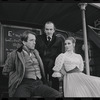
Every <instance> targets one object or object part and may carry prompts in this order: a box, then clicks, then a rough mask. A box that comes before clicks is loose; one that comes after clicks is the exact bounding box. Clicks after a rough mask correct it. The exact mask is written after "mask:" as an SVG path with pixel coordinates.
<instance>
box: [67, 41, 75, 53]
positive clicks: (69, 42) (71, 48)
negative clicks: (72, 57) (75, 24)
mask: <svg viewBox="0 0 100 100" xmlns="http://www.w3.org/2000/svg"><path fill="white" fill-rule="evenodd" d="M74 46H75V44H74V43H72V41H71V40H65V51H73V50H74Z"/></svg>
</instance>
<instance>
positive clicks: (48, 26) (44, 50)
mask: <svg viewBox="0 0 100 100" xmlns="http://www.w3.org/2000/svg"><path fill="white" fill-rule="evenodd" d="M36 49H37V50H38V51H39V54H40V56H41V58H42V61H43V64H44V68H45V73H46V78H47V80H49V82H50V83H51V86H52V87H53V88H54V89H56V90H59V80H58V79H57V78H53V77H52V73H53V70H52V68H53V67H54V62H55V59H56V57H57V56H58V55H59V54H60V53H61V52H62V50H63V47H62V40H61V39H60V38H59V37H57V36H56V35H55V26H54V23H52V22H50V21H48V22H46V23H45V26H44V34H42V35H40V36H37V42H36Z"/></svg>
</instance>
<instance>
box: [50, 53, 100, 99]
mask: <svg viewBox="0 0 100 100" xmlns="http://www.w3.org/2000/svg"><path fill="white" fill-rule="evenodd" d="M76 67H77V68H78V69H79V71H78V72H74V71H73V72H71V73H70V71H71V70H73V69H75V68H76ZM62 68H64V69H65V71H66V74H65V75H64V77H63V90H64V97H100V78H99V77H95V76H90V75H86V74H84V73H82V71H83V70H84V64H83V59H82V57H81V55H80V54H76V53H68V52H66V53H62V54H60V55H59V56H58V57H57V58H56V61H55V66H54V67H53V70H54V73H53V75H52V76H53V77H61V69H62ZM67 72H68V73H67Z"/></svg>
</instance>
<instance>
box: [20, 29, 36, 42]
mask: <svg viewBox="0 0 100 100" xmlns="http://www.w3.org/2000/svg"><path fill="white" fill-rule="evenodd" d="M29 34H33V35H35V36H36V33H35V32H32V31H30V30H26V31H24V32H23V34H22V35H21V41H25V42H27V39H28V35H29Z"/></svg>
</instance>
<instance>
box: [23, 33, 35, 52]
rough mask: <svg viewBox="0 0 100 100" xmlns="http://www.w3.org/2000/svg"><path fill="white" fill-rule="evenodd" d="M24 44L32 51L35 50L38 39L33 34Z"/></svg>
mask: <svg viewBox="0 0 100 100" xmlns="http://www.w3.org/2000/svg"><path fill="white" fill-rule="evenodd" d="M23 42H24V45H25V46H26V47H27V48H28V49H30V50H34V48H35V44H36V37H35V35H33V34H29V35H28V39H27V42H25V41H23Z"/></svg>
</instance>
